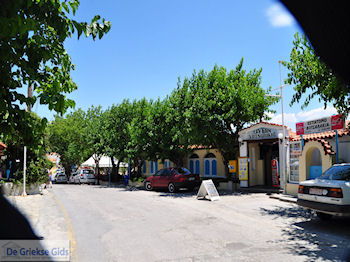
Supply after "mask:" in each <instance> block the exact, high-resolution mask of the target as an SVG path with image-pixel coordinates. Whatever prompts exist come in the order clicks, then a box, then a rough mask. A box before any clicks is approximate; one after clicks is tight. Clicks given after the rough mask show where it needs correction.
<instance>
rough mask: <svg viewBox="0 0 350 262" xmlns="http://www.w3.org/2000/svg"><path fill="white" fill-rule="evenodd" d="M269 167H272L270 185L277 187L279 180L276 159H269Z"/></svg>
mask: <svg viewBox="0 0 350 262" xmlns="http://www.w3.org/2000/svg"><path fill="white" fill-rule="evenodd" d="M271 168H272V186H273V187H279V186H280V180H279V176H278V161H277V159H272V160H271Z"/></svg>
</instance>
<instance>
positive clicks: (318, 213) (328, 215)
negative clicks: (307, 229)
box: [316, 212, 333, 221]
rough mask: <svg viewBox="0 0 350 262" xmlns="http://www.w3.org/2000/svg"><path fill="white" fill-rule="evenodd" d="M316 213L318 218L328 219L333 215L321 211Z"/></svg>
mask: <svg viewBox="0 0 350 262" xmlns="http://www.w3.org/2000/svg"><path fill="white" fill-rule="evenodd" d="M316 215H317V217H318V218H319V219H321V220H324V221H328V220H330V219H331V218H332V217H333V216H332V215H330V214H326V213H322V212H316Z"/></svg>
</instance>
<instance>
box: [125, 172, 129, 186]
mask: <svg viewBox="0 0 350 262" xmlns="http://www.w3.org/2000/svg"><path fill="white" fill-rule="evenodd" d="M124 185H125V186H127V185H129V176H128V175H124Z"/></svg>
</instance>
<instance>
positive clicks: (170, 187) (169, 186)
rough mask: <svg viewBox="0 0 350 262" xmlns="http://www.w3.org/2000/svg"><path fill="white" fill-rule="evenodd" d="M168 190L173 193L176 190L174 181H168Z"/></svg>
mask: <svg viewBox="0 0 350 262" xmlns="http://www.w3.org/2000/svg"><path fill="white" fill-rule="evenodd" d="M168 190H169V192H170V193H174V192H175V191H176V187H175V185H174V183H170V184H169V185H168Z"/></svg>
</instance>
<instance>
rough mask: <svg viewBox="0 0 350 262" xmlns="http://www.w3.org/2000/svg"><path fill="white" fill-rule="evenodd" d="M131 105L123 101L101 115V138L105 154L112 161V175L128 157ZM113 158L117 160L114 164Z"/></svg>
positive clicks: (127, 101)
mask: <svg viewBox="0 0 350 262" xmlns="http://www.w3.org/2000/svg"><path fill="white" fill-rule="evenodd" d="M132 113H133V112H132V104H131V103H130V101H129V100H124V101H123V102H122V103H120V104H119V105H113V106H111V107H110V108H109V109H108V110H106V112H105V113H104V115H103V125H102V126H103V131H102V133H103V137H104V141H105V145H106V154H107V155H108V156H109V157H110V158H111V160H112V165H113V168H112V174H113V175H115V174H116V172H117V171H118V170H119V165H120V163H121V162H123V161H127V160H128V157H129V153H128V144H129V142H130V132H129V124H130V123H131V121H132ZM114 158H116V159H117V160H118V162H117V163H114Z"/></svg>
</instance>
